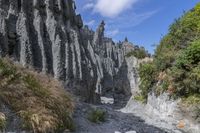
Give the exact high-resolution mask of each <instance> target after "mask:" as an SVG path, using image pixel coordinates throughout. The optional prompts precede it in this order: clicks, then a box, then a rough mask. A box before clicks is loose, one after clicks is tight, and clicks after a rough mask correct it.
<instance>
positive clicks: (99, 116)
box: [88, 109, 106, 123]
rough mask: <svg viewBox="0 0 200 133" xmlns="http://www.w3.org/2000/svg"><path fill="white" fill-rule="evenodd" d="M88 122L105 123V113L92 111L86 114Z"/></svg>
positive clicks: (99, 110)
mask: <svg viewBox="0 0 200 133" xmlns="http://www.w3.org/2000/svg"><path fill="white" fill-rule="evenodd" d="M88 120H89V121H91V122H93V123H100V122H105V121H106V112H105V111H103V110H101V109H93V110H92V111H91V112H89V114H88Z"/></svg>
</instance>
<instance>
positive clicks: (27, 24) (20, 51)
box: [0, 0, 137, 102]
mask: <svg viewBox="0 0 200 133" xmlns="http://www.w3.org/2000/svg"><path fill="white" fill-rule="evenodd" d="M75 9H76V6H75V3H74V1H73V0H0V40H1V41H0V56H1V57H3V56H6V55H9V56H10V57H13V58H14V59H15V60H16V61H19V62H20V63H21V64H23V65H24V66H27V67H29V66H32V67H34V68H35V69H37V70H38V71H42V72H44V73H50V74H53V75H54V77H55V78H58V79H61V80H63V81H65V83H66V87H67V88H70V90H72V91H73V92H75V93H76V94H79V95H81V96H82V100H84V101H88V102H97V101H99V95H100V94H104V93H107V92H108V91H112V92H113V91H115V90H120V89H121V87H120V86H118V82H116V81H120V82H123V81H125V80H126V79H129V78H123V79H122V78H121V74H122V76H123V77H127V74H128V71H129V70H128V67H127V62H126V60H125V55H126V54H127V52H129V51H130V50H134V47H132V46H131V45H132V44H130V43H129V42H127V40H126V41H124V42H123V43H118V44H115V43H114V42H113V41H112V39H110V38H106V37H104V25H105V23H104V22H102V23H101V24H100V26H99V27H98V29H97V30H96V32H94V31H92V30H90V29H89V28H88V27H87V26H83V22H82V19H81V16H80V15H77V14H76V13H75ZM134 60H137V59H134ZM126 82H129V81H126ZM120 91H121V93H122V94H124V95H130V94H131V93H130V92H131V87H130V85H129V83H126V84H125V86H123V89H121V90H120Z"/></svg>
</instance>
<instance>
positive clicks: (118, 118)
mask: <svg viewBox="0 0 200 133" xmlns="http://www.w3.org/2000/svg"><path fill="white" fill-rule="evenodd" d="M96 108H98V109H102V110H104V111H106V114H107V116H106V122H103V123H99V124H95V123H92V122H90V121H89V120H88V119H87V117H88V113H89V112H90V111H91V110H92V109H96ZM74 122H75V125H76V132H74V133H127V132H128V133H129V132H130V131H132V132H130V133H134V131H135V132H136V133H165V131H163V130H161V129H159V128H156V127H153V126H151V125H147V124H146V123H145V122H144V121H143V120H142V119H140V118H139V117H136V116H133V115H132V114H125V113H122V112H119V111H115V110H113V109H112V108H111V107H109V106H108V105H99V106H94V105H90V104H86V103H79V104H78V105H77V108H76V112H75V114H74Z"/></svg>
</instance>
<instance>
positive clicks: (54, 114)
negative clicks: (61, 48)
mask: <svg viewBox="0 0 200 133" xmlns="http://www.w3.org/2000/svg"><path fill="white" fill-rule="evenodd" d="M0 101H3V103H4V104H7V105H8V106H9V107H11V109H12V110H13V111H15V112H16V114H17V115H18V116H20V118H22V120H23V124H22V125H21V127H22V128H23V129H24V130H32V131H34V132H37V133H40V132H41V133H43V132H60V131H63V130H65V129H69V130H73V129H74V125H73V122H72V118H71V115H72V112H73V108H74V106H73V102H72V100H71V98H70V96H69V94H68V93H66V92H65V90H64V89H63V88H62V87H61V85H60V84H59V82H58V81H56V80H55V79H53V78H52V77H51V76H46V75H43V74H39V73H36V72H34V71H33V70H28V69H25V68H23V67H21V66H20V65H16V64H14V63H13V62H12V61H11V60H9V59H7V58H6V59H0Z"/></svg>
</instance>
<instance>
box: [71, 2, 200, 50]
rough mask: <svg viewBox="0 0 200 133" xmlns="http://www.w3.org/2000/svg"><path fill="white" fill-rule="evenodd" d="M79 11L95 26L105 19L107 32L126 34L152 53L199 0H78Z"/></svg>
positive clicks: (114, 35) (121, 36) (119, 37)
mask: <svg viewBox="0 0 200 133" xmlns="http://www.w3.org/2000/svg"><path fill="white" fill-rule="evenodd" d="M75 1H76V6H77V13H80V14H81V15H82V18H83V21H84V24H87V25H89V27H90V28H91V29H93V30H96V28H97V26H98V25H99V23H100V22H101V20H104V21H105V23H106V31H105V34H106V35H105V36H108V37H112V38H113V40H114V41H119V40H124V38H125V37H126V36H127V37H128V39H129V41H130V42H132V43H133V44H137V45H140V46H144V47H145V48H146V49H147V50H148V51H149V52H150V53H153V51H154V49H155V47H153V45H155V44H158V43H159V41H160V39H161V38H162V36H163V35H165V34H167V32H168V28H169V25H170V24H172V23H173V21H174V20H175V19H176V18H178V17H180V16H181V15H182V14H183V11H188V10H189V9H191V8H193V7H194V6H195V5H196V4H197V3H198V2H200V0H75Z"/></svg>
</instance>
